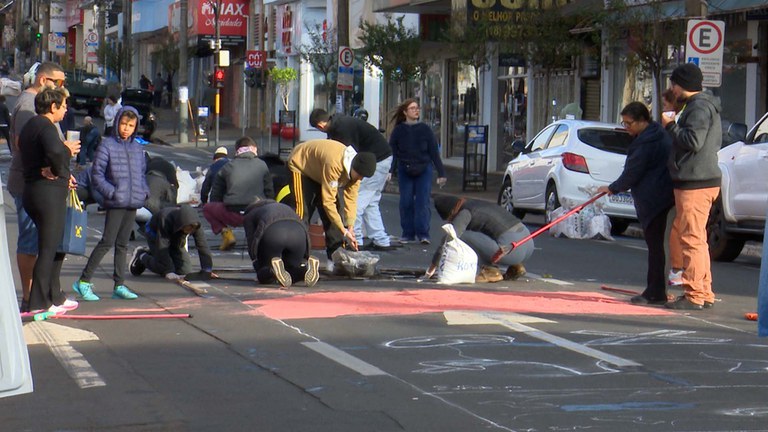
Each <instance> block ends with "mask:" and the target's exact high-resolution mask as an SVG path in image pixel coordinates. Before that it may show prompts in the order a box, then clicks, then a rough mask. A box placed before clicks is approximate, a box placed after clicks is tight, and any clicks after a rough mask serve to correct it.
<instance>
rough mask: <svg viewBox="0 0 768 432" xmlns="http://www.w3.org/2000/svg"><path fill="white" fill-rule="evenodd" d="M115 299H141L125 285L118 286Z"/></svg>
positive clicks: (113, 295) (113, 296)
mask: <svg viewBox="0 0 768 432" xmlns="http://www.w3.org/2000/svg"><path fill="white" fill-rule="evenodd" d="M112 298H113V299H123V300H134V299H137V298H139V296H137V295H136V294H135V293H134V292H133V291H131V290H129V289H128V287H127V286H125V285H118V286H116V287H115V292H114V293H112Z"/></svg>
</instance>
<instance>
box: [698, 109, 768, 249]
mask: <svg viewBox="0 0 768 432" xmlns="http://www.w3.org/2000/svg"><path fill="white" fill-rule="evenodd" d="M728 135H729V137H730V138H731V139H733V140H735V141H736V142H734V143H733V144H730V145H727V146H725V147H723V148H722V149H721V150H720V151H719V152H718V153H717V157H718V164H719V165H720V170H721V171H722V172H723V182H722V190H721V192H720V198H718V200H717V201H716V202H715V204H714V205H713V206H712V211H711V212H710V215H709V222H708V224H707V234H708V242H709V252H710V256H711V257H712V259H714V260H716V261H733V260H734V259H736V257H738V256H739V254H740V253H741V249H742V248H743V247H744V242H746V241H747V240H756V241H763V230H764V228H765V216H766V211H767V210H768V113H766V114H765V115H763V117H762V118H761V119H760V121H758V122H757V124H756V125H755V126H754V127H753V128H752V129H751V130H749V132H747V126H746V125H745V124H741V123H734V124H732V125H731V126H730V128H729V129H728Z"/></svg>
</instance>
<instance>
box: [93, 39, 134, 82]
mask: <svg viewBox="0 0 768 432" xmlns="http://www.w3.org/2000/svg"><path fill="white" fill-rule="evenodd" d="M96 55H97V56H98V58H100V59H104V66H105V67H106V68H107V69H109V70H112V71H114V72H116V73H117V75H118V76H119V77H121V78H122V73H123V71H125V70H130V69H131V63H132V61H131V60H132V53H131V52H130V51H129V48H128V47H126V46H125V45H123V44H120V45H119V46H118V48H117V49H115V47H112V46H109V45H106V46H100V47H99V48H98V50H97V51H96Z"/></svg>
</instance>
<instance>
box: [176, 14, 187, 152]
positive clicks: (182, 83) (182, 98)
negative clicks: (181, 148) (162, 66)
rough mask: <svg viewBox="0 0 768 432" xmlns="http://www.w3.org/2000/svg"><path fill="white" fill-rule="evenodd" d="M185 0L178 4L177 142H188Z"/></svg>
mask: <svg viewBox="0 0 768 432" xmlns="http://www.w3.org/2000/svg"><path fill="white" fill-rule="evenodd" d="M188 7H189V4H188V2H187V0H181V1H180V4H179V13H180V14H181V16H180V17H179V18H180V19H179V85H178V88H179V143H181V144H182V145H184V144H187V143H188V142H189V136H188V134H187V121H188V118H187V111H189V108H188V107H189V88H188V87H187V27H189V22H188V20H187V8H188Z"/></svg>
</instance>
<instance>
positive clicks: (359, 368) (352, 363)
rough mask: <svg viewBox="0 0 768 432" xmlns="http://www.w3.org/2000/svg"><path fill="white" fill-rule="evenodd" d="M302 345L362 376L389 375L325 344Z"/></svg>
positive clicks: (305, 343)
mask: <svg viewBox="0 0 768 432" xmlns="http://www.w3.org/2000/svg"><path fill="white" fill-rule="evenodd" d="M301 344H302V345H304V346H305V347H307V348H309V349H311V350H312V351H315V352H316V353H318V354H321V355H323V356H325V357H327V358H329V359H331V360H333V361H335V362H336V363H338V364H340V365H342V366H345V367H347V368H349V369H352V370H353V371H355V372H357V373H359V374H360V375H363V376H376V375H389V374H388V373H386V372H384V371H383V370H381V369H379V368H377V367H376V366H374V365H372V364H370V363H366V362H364V361H362V360H360V359H359V358H357V357H355V356H352V355H350V354H348V353H346V352H344V351H342V350H340V349H338V348H336V347H334V346H333V345H329V344H327V343H325V342H302V343H301Z"/></svg>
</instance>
